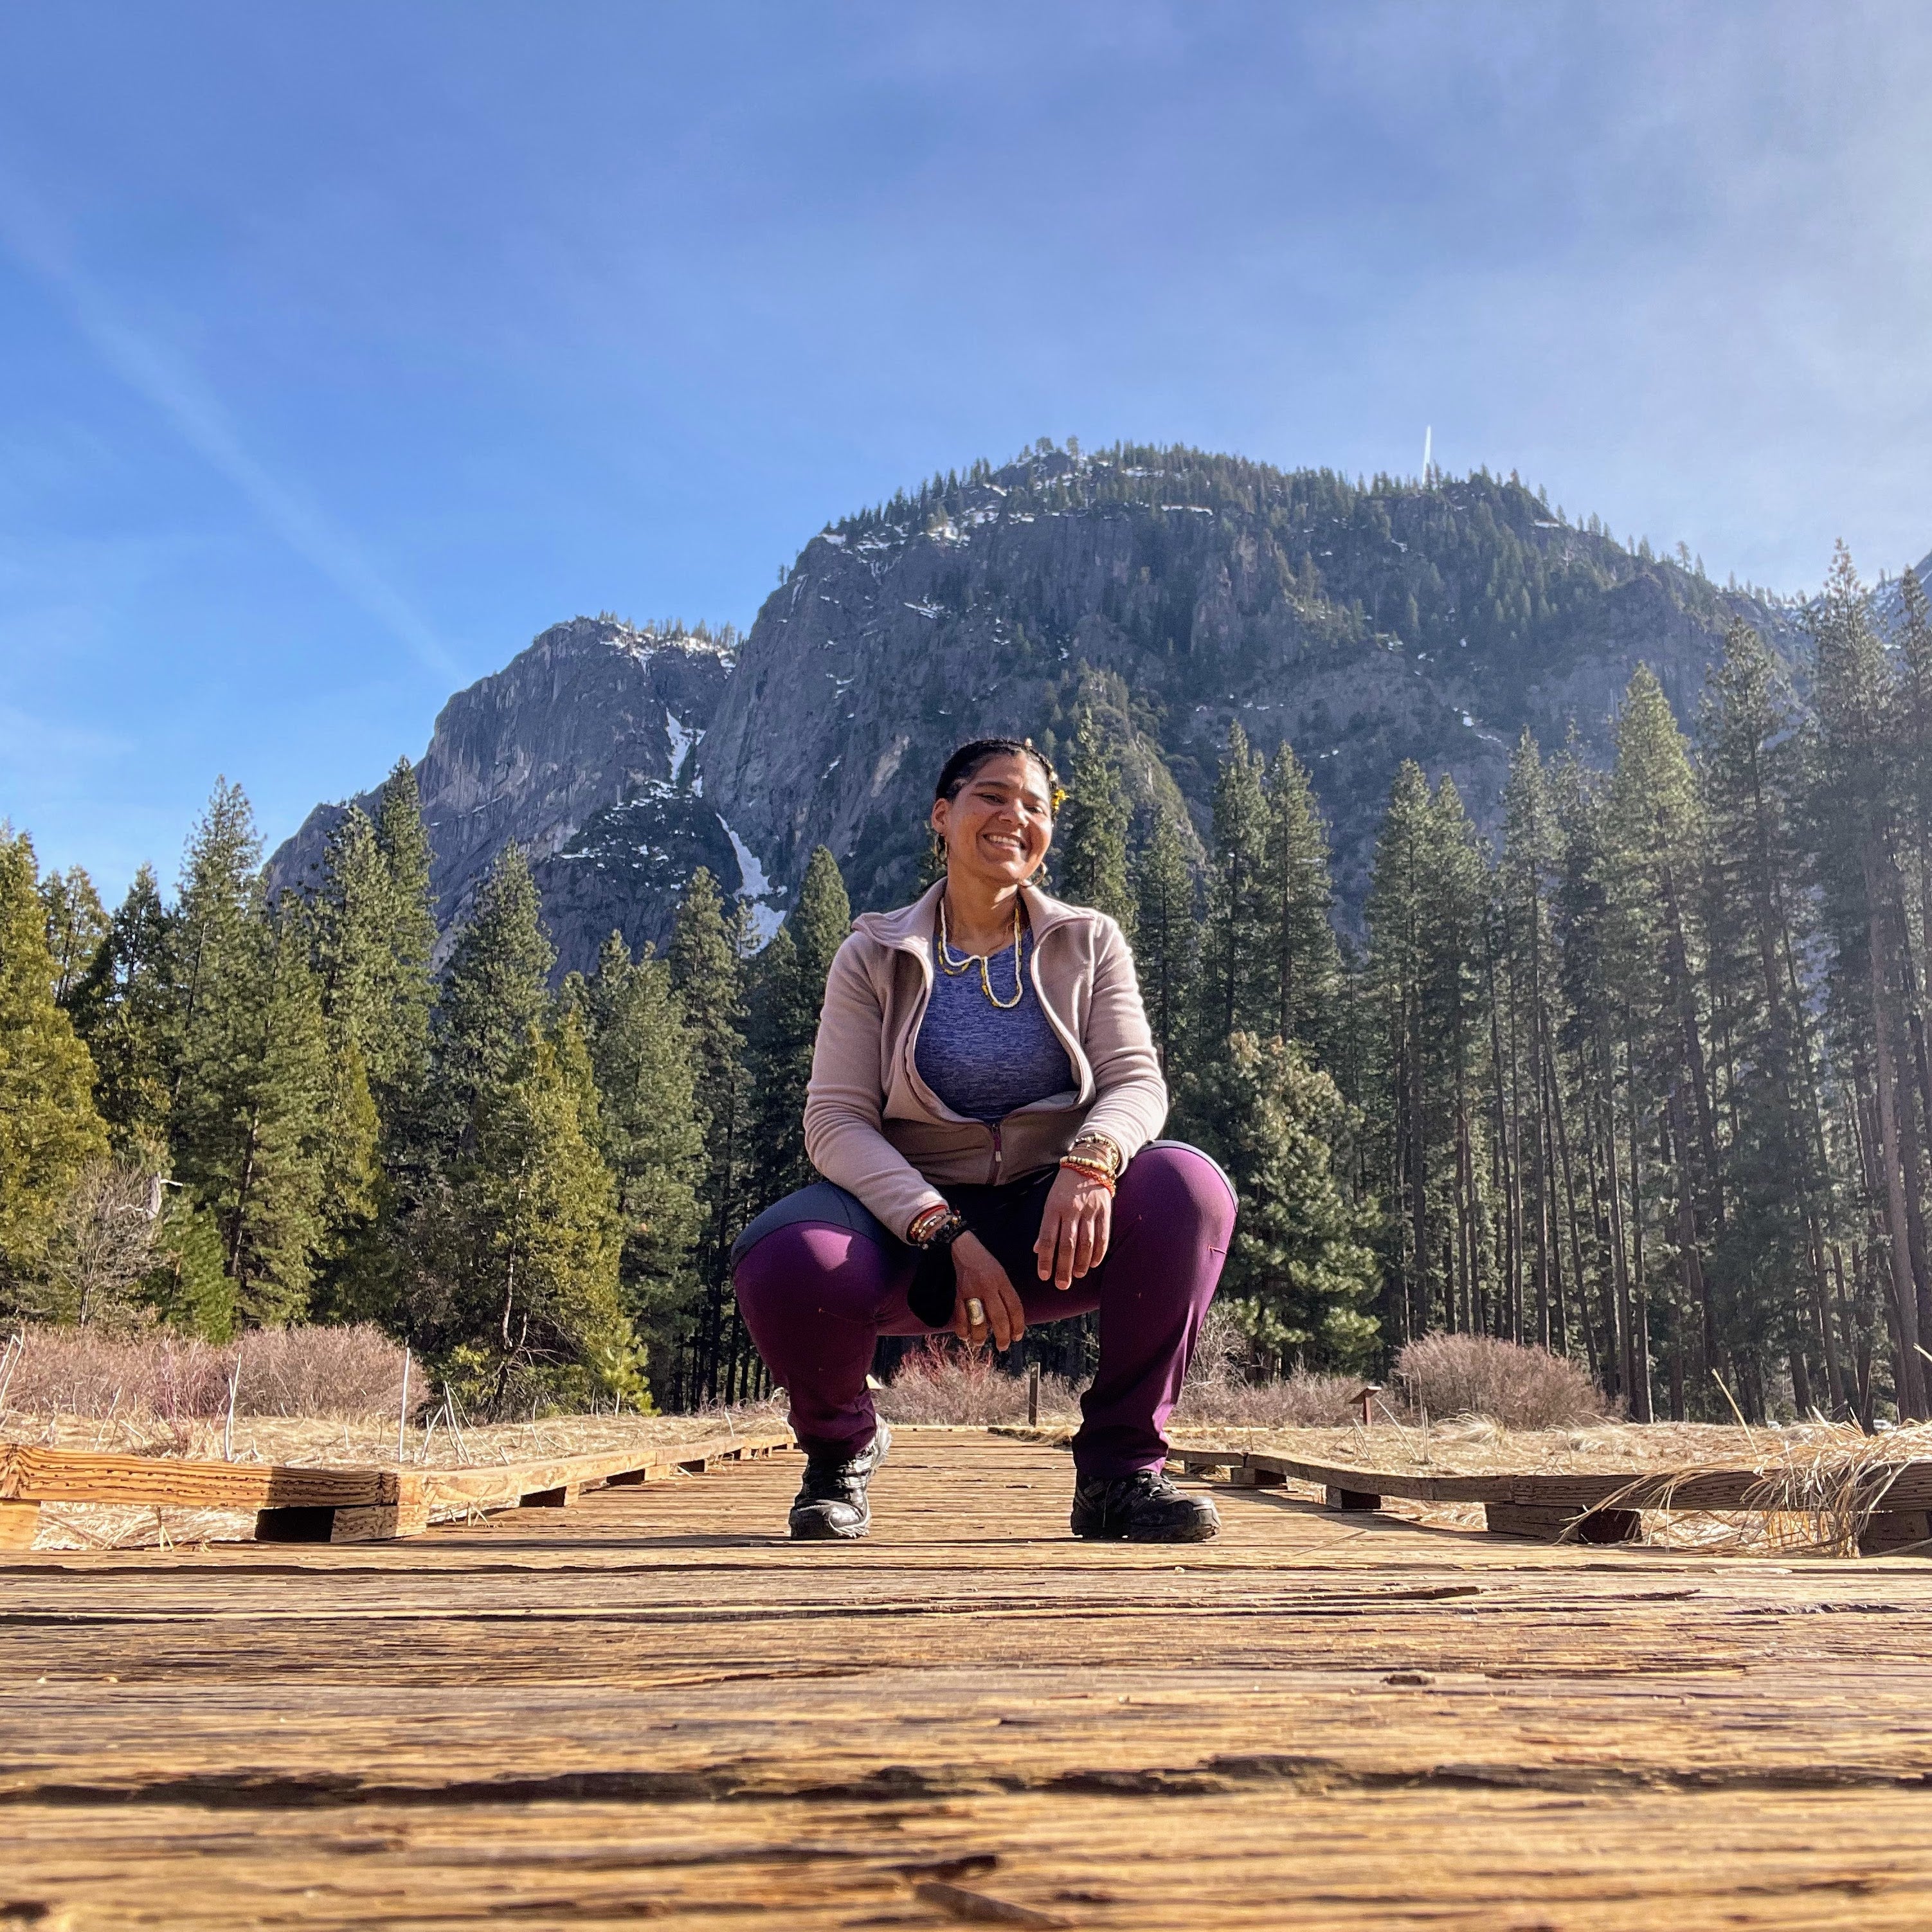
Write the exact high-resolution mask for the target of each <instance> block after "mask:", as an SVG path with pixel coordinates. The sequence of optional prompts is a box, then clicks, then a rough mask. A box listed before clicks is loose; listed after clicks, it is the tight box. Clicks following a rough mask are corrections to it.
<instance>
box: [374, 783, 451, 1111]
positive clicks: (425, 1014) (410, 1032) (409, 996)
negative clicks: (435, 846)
mask: <svg viewBox="0 0 1932 1932" xmlns="http://www.w3.org/2000/svg"><path fill="white" fill-rule="evenodd" d="M376 845H377V850H379V851H380V853H381V854H382V856H383V862H384V864H385V865H386V866H387V867H388V868H389V892H388V897H387V901H386V903H387V908H388V912H389V924H388V929H387V938H388V943H389V982H388V993H389V1014H388V1024H387V1026H386V1029H385V1030H384V1032H383V1037H382V1039H381V1040H380V1045H379V1048H378V1050H377V1052H375V1054H374V1056H373V1058H372V1062H371V1075H370V1079H371V1086H372V1088H373V1089H374V1092H375V1094H376V1097H377V1103H378V1105H379V1106H380V1107H382V1108H383V1109H385V1110H386V1113H387V1114H388V1115H389V1116H390V1117H392V1118H396V1117H399V1116H401V1115H402V1114H403V1113H404V1111H405V1110H406V1109H407V1108H408V1107H409V1106H410V1105H412V1104H413V1098H414V1097H415V1096H416V1095H417V1094H419V1093H420V1091H421V1090H422V1085H423V1083H424V1082H425V1080H426V1079H428V1074H429V1058H430V1023H431V1013H432V1012H433V1011H434V1007H435V1005H436V980H435V976H434V973H433V972H432V971H431V962H432V961H433V959H434V956H435V953H436V941H437V930H436V894H435V892H434V889H432V887H431V883H430V870H431V865H432V864H433V862H434V857H435V855H434V853H433V852H432V851H431V849H430V842H429V833H428V829H427V828H426V827H425V826H424V823H423V816H422V793H421V791H420V790H419V787H418V786H417V783H416V772H415V771H414V769H413V768H412V767H411V766H410V761H409V760H408V759H407V758H398V760H396V763H395V769H393V770H392V772H390V774H389V778H388V779H387V781H386V782H385V783H384V784H383V797H382V802H381V804H380V805H379V806H378V807H377V813H376Z"/></svg>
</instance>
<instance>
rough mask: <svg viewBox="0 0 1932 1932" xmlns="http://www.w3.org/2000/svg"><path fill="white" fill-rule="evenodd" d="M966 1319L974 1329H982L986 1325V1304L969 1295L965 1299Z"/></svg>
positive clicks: (975, 1296)
mask: <svg viewBox="0 0 1932 1932" xmlns="http://www.w3.org/2000/svg"><path fill="white" fill-rule="evenodd" d="M966 1319H967V1320H968V1322H971V1324H972V1325H973V1326H974V1328H985V1327H986V1304H985V1303H984V1302H983V1301H981V1300H980V1298H979V1297H978V1296H977V1295H968V1297H967V1298H966Z"/></svg>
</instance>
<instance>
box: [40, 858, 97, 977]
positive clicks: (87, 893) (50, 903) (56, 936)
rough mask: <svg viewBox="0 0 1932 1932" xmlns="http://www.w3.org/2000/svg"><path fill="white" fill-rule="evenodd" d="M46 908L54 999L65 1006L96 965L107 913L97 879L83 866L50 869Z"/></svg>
mask: <svg viewBox="0 0 1932 1932" xmlns="http://www.w3.org/2000/svg"><path fill="white" fill-rule="evenodd" d="M40 902H41V904H43V905H44V906H45V907H46V914H47V951H48V953H49V954H50V955H51V956H52V959H53V968H54V989H53V990H54V998H55V999H56V1000H58V1001H59V1002H60V1004H62V1006H63V1007H65V1006H67V1005H68V1004H70V1003H71V1001H72V999H73V997H74V992H75V991H76V989H77V988H78V987H79V986H80V982H81V980H82V979H83V977H85V976H86V972H87V971H88V968H89V967H91V966H92V965H93V964H94V960H95V955H96V954H97V953H99V951H100V950H101V942H102V941H104V940H105V939H106V938H107V911H106V910H105V908H104V907H103V906H102V904H101V895H100V894H99V893H98V892H96V891H95V889H94V881H93V880H92V879H90V878H89V877H88V876H87V873H86V868H84V867H82V866H80V865H74V866H71V867H70V868H68V870H67V871H65V872H58V871H55V872H49V873H48V874H46V876H45V877H43V879H42V880H40Z"/></svg>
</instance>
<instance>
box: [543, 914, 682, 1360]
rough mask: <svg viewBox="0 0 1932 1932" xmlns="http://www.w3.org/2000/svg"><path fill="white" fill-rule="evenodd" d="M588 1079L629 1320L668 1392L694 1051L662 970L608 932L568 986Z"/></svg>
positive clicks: (667, 974)
mask: <svg viewBox="0 0 1932 1932" xmlns="http://www.w3.org/2000/svg"><path fill="white" fill-rule="evenodd" d="M566 991H567V993H568V996H569V998H570V999H571V1001H573V1002H574V1004H576V1005H577V1008H578V1010H579V1011H580V1013H581V1014H582V1016H583V1025H584V1031H585V1034H586V1041H587V1044H588V1046H589V1053H590V1064H591V1067H592V1072H593V1073H595V1076H596V1082H597V1091H598V1101H599V1120H600V1124H601V1147H602V1150H603V1153H604V1160H605V1161H606V1163H607V1164H608V1166H610V1170H611V1173H612V1175H613V1178H614V1179H615V1181H616V1188H617V1200H618V1207H619V1211H620V1212H621V1214H622V1216H623V1220H624V1246H623V1251H622V1268H621V1273H622V1281H623V1285H624V1291H625V1304H626V1306H627V1307H628V1309H629V1310H630V1312H631V1316H632V1318H633V1319H634V1321H635V1322H637V1324H638V1325H639V1326H640V1328H642V1330H643V1331H644V1332H645V1333H646V1334H649V1336H651V1337H652V1338H653V1353H654V1357H655V1364H654V1366H655V1371H656V1373H655V1377H654V1379H655V1380H656V1381H657V1382H658V1383H659V1384H660V1385H661V1386H665V1387H667V1386H668V1385H667V1372H668V1370H670V1367H672V1366H673V1364H672V1362H671V1361H670V1355H671V1351H672V1349H673V1347H674V1346H675V1344H676V1340H677V1339H678V1337H677V1336H676V1333H675V1331H674V1326H673V1325H674V1324H675V1323H676V1321H677V1319H678V1317H679V1315H680V1313H682V1309H681V1301H682V1296H683V1295H684V1293H685V1289H686V1288H687V1286H688V1283H687V1280H686V1263H687V1262H688V1259H689V1258H690V1255H691V1248H692V1245H693V1244H694V1242H695V1241H696V1240H697V1235H698V1229H699V1218H700V1217H699V1211H698V1205H697V1188H696V1184H697V1178H698V1175H699V1174H700V1172H701V1170H702V1168H703V1159H704V1148H703V1140H702V1138H701V1136H700V1133H699V1129H698V1124H697V1113H696V1109H695V1106H694V1078H693V1075H692V1070H691V1061H692V1051H691V1039H690V1035H689V1031H688V1028H686V1027H685V1021H684V1013H683V1009H682V1007H681V1006H680V1005H679V1002H678V999H677V996H676V994H674V993H673V992H672V990H671V985H670V968H669V967H668V966H667V965H665V963H664V961H662V960H661V959H654V958H652V956H651V955H650V953H649V950H648V949H646V953H645V955H644V957H643V959H639V960H637V961H633V960H632V959H631V956H630V952H629V950H628V948H627V947H625V944H624V942H623V941H622V939H621V938H619V936H618V935H616V933H613V934H612V935H610V938H608V939H607V940H606V941H604V945H603V947H602V949H601V951H600V952H599V953H598V956H597V970H596V971H595V973H594V974H592V975H591V977H590V978H589V980H588V981H579V982H576V983H573V984H570V985H568V986H567V989H566Z"/></svg>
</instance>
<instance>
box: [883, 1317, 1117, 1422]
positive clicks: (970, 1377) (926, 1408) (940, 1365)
mask: <svg viewBox="0 0 1932 1932" xmlns="http://www.w3.org/2000/svg"><path fill="white" fill-rule="evenodd" d="M877 1405H878V1411H879V1413H880V1415H883V1417H884V1418H886V1421H888V1422H904V1423H920V1422H944V1423H968V1424H972V1423H991V1422H1024V1421H1025V1420H1026V1414H1027V1385H1026V1379H1025V1377H1024V1376H1016V1375H1013V1374H1012V1373H1009V1372H1008V1371H1007V1370H1005V1369H1003V1368H1001V1367H999V1366H998V1364H997V1363H996V1362H995V1360H994V1358H993V1355H992V1351H991V1350H990V1349H979V1350H977V1351H971V1352H969V1351H968V1349H965V1347H964V1346H962V1345H961V1344H960V1343H958V1342H956V1341H955V1340H953V1338H952V1337H950V1336H929V1337H927V1339H926V1340H925V1341H923V1342H922V1343H920V1344H919V1346H918V1347H917V1348H916V1349H913V1351H912V1352H910V1354H909V1355H905V1356H904V1357H903V1358H901V1361H900V1362H899V1365H898V1369H897V1370H896V1371H895V1373H894V1374H893V1376H892V1380H891V1382H889V1384H887V1385H886V1387H885V1388H883V1389H881V1390H880V1391H879V1393H878V1397H877ZM1079 1406H1080V1404H1079V1393H1078V1391H1076V1389H1075V1388H1074V1386H1073V1384H1072V1383H1071V1382H1067V1381H1065V1380H1064V1379H1062V1378H1061V1376H1054V1375H1043V1376H1041V1377H1040V1414H1041V1415H1043V1416H1048V1417H1056V1418H1064V1417H1069V1416H1073V1415H1078V1414H1079Z"/></svg>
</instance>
